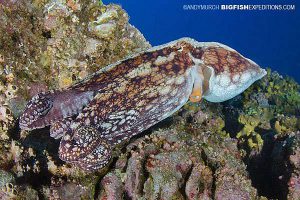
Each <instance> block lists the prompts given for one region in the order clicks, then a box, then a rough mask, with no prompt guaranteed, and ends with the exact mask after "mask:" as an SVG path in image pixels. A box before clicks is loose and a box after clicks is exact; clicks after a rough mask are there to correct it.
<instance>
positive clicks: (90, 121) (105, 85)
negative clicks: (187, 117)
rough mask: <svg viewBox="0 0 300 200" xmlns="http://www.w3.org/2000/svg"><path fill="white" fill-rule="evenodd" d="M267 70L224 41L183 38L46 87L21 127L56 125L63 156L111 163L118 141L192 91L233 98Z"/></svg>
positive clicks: (53, 131)
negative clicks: (72, 81)
mask: <svg viewBox="0 0 300 200" xmlns="http://www.w3.org/2000/svg"><path fill="white" fill-rule="evenodd" d="M265 74H266V72H265V70H263V69H261V68H260V67H259V66H258V65H257V64H256V63H254V62H253V61H251V60H249V59H247V58H245V57H243V56H241V55H240V54H239V53H238V52H236V51H235V50H233V49H231V48H229V47H227V46H225V45H222V44H219V43H205V42H197V41H195V40H193V39H190V38H182V39H179V40H176V41H173V42H170V43H168V44H165V45H161V46H158V47H153V48H151V49H149V50H147V51H145V52H141V53H139V54H136V55H133V56H131V57H129V58H127V59H125V60H122V61H119V62H117V63H115V64H112V65H109V66H107V67H106V68H104V69H101V70H100V71H98V72H96V73H95V74H93V75H91V76H90V77H88V78H87V79H85V80H83V81H81V82H79V83H77V84H75V85H73V86H71V87H69V88H67V89H64V90H55V91H49V92H45V93H40V94H38V95H36V96H34V97H33V98H32V100H31V101H29V103H28V104H27V106H26V108H25V111H24V113H23V114H22V115H21V116H20V128H22V129H25V130H32V129H36V128H42V127H45V126H48V125H50V126H51V128H50V135H51V136H52V137H54V138H60V137H62V139H61V142H60V147H59V156H60V158H61V159H62V160H64V161H66V162H69V163H73V164H75V165H77V166H79V167H80V168H82V169H84V170H86V171H93V170H97V169H100V168H103V167H105V166H106V165H107V164H108V163H109V161H110V159H111V157H112V153H113V150H114V148H115V147H116V145H118V144H120V143H123V142H124V141H128V140H129V139H130V138H131V137H133V136H134V135H136V134H139V133H141V132H142V131H144V130H146V129H148V128H149V127H151V126H153V125H154V124H156V123H158V122H160V121H161V120H163V119H165V118H166V117H168V116H170V115H172V114H173V113H174V112H176V111H177V110H178V109H180V108H181V107H182V106H183V105H184V104H185V103H186V102H187V101H188V99H189V98H190V100H191V101H195V102H197V101H200V99H201V97H203V98H205V99H206V100H208V101H212V102H221V101H225V100H227V99H230V98H232V97H234V96H236V95H238V94H240V93H241V92H242V91H244V90H245V89H246V88H247V87H249V86H250V85H251V84H252V83H253V82H254V81H256V80H258V79H260V78H262V77H263V76H264V75H265Z"/></svg>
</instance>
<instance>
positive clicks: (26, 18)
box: [0, 0, 300, 199]
mask: <svg viewBox="0 0 300 200" xmlns="http://www.w3.org/2000/svg"><path fill="white" fill-rule="evenodd" d="M0 6H1V7H0V13H1V15H0V31H1V35H0V72H1V74H0V133H1V134H0V138H1V140H0V149H1V153H0V168H1V171H0V187H1V190H0V197H1V198H2V199H11V198H13V199H25V198H27V199H271V198H273V199H274V198H278V199H299V198H300V178H299V176H300V171H299V170H300V160H299V159H300V155H299V152H300V131H299V130H300V120H299V115H300V94H299V88H300V85H299V84H298V83H296V82H294V81H293V80H292V79H290V78H288V77H286V78H283V77H282V76H280V75H279V74H277V73H276V72H271V71H270V70H269V71H268V75H267V76H266V77H264V78H263V79H262V80H260V81H258V82H257V83H255V84H254V85H252V86H251V87H250V88H249V89H247V90H246V91H245V92H244V93H243V94H241V95H239V96H237V97H236V98H234V99H232V100H229V101H227V102H224V103H221V104H211V103H208V102H206V101H202V102H201V104H197V103H188V104H187V105H186V106H185V107H184V108H182V109H181V110H180V111H179V112H177V113H176V114H174V115H173V116H172V117H170V118H168V119H166V120H164V121H163V122H161V123H160V124H158V125H156V126H155V127H152V128H151V129H150V130H147V131H146V132H145V133H144V134H142V135H139V136H137V137H135V138H134V139H133V140H131V142H130V143H129V144H128V145H127V147H125V148H123V149H121V150H120V151H121V152H120V154H121V156H118V157H115V158H114V159H113V162H112V163H111V164H110V165H109V167H107V168H106V169H104V170H103V171H100V172H97V173H92V174H86V173H84V172H83V171H81V170H79V169H77V168H75V167H72V166H70V165H68V164H65V163H64V162H62V161H61V160H60V159H59V158H58V152H57V149H58V145H59V141H58V140H54V139H53V138H51V137H50V136H49V129H47V128H45V129H41V130H35V131H31V132H28V131H20V130H19V129H18V127H17V126H16V125H17V118H18V116H19V114H20V112H22V110H23V108H24V105H25V103H26V101H27V100H28V99H29V98H30V97H31V96H33V95H34V94H36V93H38V92H41V91H45V90H48V89H53V88H62V87H67V86H69V85H71V84H72V83H74V82H75V81H78V80H81V79H83V78H84V77H86V76H87V75H88V74H90V73H93V72H95V71H96V70H98V68H99V66H100V67H104V66H106V65H108V64H110V63H113V62H115V61H117V60H120V59H123V58H125V57H126V56H128V55H130V54H132V53H135V52H139V51H141V50H144V49H147V48H149V47H150V44H149V43H148V42H147V41H146V40H145V38H144V37H143V35H142V34H141V33H140V32H139V31H138V30H137V29H135V28H134V27H133V26H132V25H130V24H129V23H128V15H127V13H126V12H125V11H124V10H122V9H121V7H120V6H118V5H103V4H101V3H100V4H99V2H98V1H92V0H82V1H74V0H68V1H65V2H64V1H55V0H53V1H51V0H50V1H48V0H46V1H38V0H34V1H5V2H0ZM16 13H17V14H16ZM50 75H51V76H50Z"/></svg>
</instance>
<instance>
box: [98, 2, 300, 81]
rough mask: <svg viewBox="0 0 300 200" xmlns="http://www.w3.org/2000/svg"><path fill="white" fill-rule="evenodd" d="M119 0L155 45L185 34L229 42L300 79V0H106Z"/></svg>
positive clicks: (281, 71) (203, 39) (271, 66)
mask: <svg viewBox="0 0 300 200" xmlns="http://www.w3.org/2000/svg"><path fill="white" fill-rule="evenodd" d="M103 2H104V3H105V4H107V3H117V4H120V5H122V7H123V8H124V9H125V10H126V11H127V12H128V13H129V16H130V23H131V24H133V25H134V26H136V27H137V28H138V29H139V30H140V31H141V32H142V33H143V34H144V36H145V37H146V39H147V40H148V41H149V42H150V43H151V44H152V45H153V46H156V45H159V44H163V43H166V42H170V41H172V40H175V39H178V38H180V37H192V38H194V39H196V40H198V41H215V42H220V43H223V44H226V45H228V46H230V47H232V48H234V49H236V50H237V51H239V52H240V53H242V54H243V55H245V56H246V57H248V58H250V59H252V60H253V61H255V62H257V63H258V64H259V65H261V66H262V67H270V68H271V69H272V70H276V71H278V72H279V73H280V74H282V75H289V76H291V77H293V78H294V79H295V80H297V82H298V83H300V0H223V1H221V0H202V1H201V0H198V1H196V0H188V1H186V0H151V1H146V0H143V1H142V0H103ZM247 3H248V4H272V5H274V4H293V5H295V6H296V10H293V11H270V10H265V11H245V10H243V11H228V10H227V11H222V10H215V11H208V10H194V11H193V10H184V9H183V6H184V5H187V4H191V5H193V4H198V5H199V4H202V5H207V4H217V5H219V4H247Z"/></svg>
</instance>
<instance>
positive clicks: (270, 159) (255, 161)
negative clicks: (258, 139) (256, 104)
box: [245, 130, 294, 200]
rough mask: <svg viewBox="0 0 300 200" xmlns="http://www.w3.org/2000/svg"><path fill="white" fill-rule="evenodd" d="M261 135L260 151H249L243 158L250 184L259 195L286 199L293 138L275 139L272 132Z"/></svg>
mask: <svg viewBox="0 0 300 200" xmlns="http://www.w3.org/2000/svg"><path fill="white" fill-rule="evenodd" d="M257 131H259V130H257ZM261 135H262V138H263V140H264V144H263V146H262V149H261V150H260V152H256V153H251V154H250V156H249V158H247V159H246V160H245V163H246V165H247V171H248V172H249V175H250V179H251V181H252V185H253V186H254V187H255V188H256V189H257V191H258V195H260V196H265V197H267V198H268V199H279V200H286V199H287V194H288V184H287V183H288V180H289V178H290V176H291V166H290V163H289V161H288V158H289V157H288V155H289V154H288V152H289V149H290V147H291V144H292V141H293V139H294V138H288V137H285V138H280V139H276V138H275V137H274V136H275V133H274V132H268V133H265V134H261Z"/></svg>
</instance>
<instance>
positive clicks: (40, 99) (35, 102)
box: [29, 93, 53, 116]
mask: <svg viewBox="0 0 300 200" xmlns="http://www.w3.org/2000/svg"><path fill="white" fill-rule="evenodd" d="M30 104H31V105H30ZM29 106H30V108H32V109H34V110H35V112H34V113H35V115H37V116H44V115H46V114H47V113H48V112H49V110H50V109H51V108H52V106H53V101H52V100H51V99H50V98H48V97H47V96H46V95H44V94H43V93H41V94H38V95H36V96H35V97H34V98H33V99H32V102H29Z"/></svg>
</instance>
